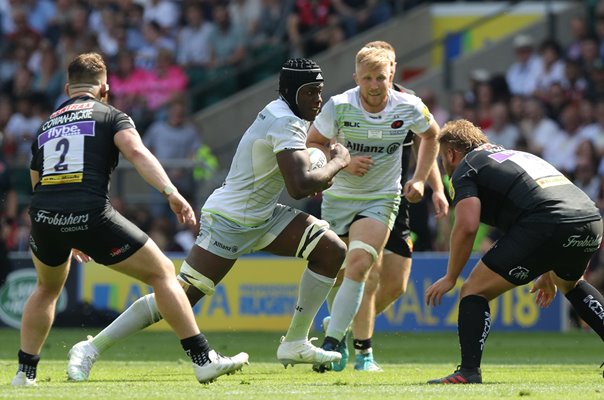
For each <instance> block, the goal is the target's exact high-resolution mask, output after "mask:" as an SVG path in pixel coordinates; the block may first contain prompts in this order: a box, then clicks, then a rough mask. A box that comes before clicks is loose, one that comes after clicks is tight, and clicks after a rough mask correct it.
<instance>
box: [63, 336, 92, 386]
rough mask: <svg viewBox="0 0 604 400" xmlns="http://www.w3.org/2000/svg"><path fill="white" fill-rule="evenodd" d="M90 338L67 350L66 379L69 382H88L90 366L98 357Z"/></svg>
mask: <svg viewBox="0 0 604 400" xmlns="http://www.w3.org/2000/svg"><path fill="white" fill-rule="evenodd" d="M90 339H92V337H91V336H90V337H89V338H88V340H83V341H81V342H79V343H76V344H75V345H74V346H73V347H72V348H71V350H69V355H68V356H69V362H68V363H67V377H68V378H69V380H71V381H77V382H81V381H85V380H88V376H89V375H90V370H91V369H92V365H93V364H94V362H95V361H96V360H97V358H98V357H99V352H98V350H97V349H96V347H94V345H93V344H92V343H91V342H90Z"/></svg>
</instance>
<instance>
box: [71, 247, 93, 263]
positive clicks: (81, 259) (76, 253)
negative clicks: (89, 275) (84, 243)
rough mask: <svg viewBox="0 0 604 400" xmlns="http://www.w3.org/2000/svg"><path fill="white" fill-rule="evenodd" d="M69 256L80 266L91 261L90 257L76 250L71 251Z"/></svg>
mask: <svg viewBox="0 0 604 400" xmlns="http://www.w3.org/2000/svg"><path fill="white" fill-rule="evenodd" d="M71 256H72V257H73V258H75V259H76V261H77V262H79V263H82V264H83V263H87V262H88V261H90V260H92V257H90V256H89V255H88V254H85V253H84V252H82V251H80V250H78V249H71Z"/></svg>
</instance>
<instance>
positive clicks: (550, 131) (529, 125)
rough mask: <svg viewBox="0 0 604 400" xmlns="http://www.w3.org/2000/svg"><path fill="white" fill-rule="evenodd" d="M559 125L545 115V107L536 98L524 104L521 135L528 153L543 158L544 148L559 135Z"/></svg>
mask: <svg viewBox="0 0 604 400" xmlns="http://www.w3.org/2000/svg"><path fill="white" fill-rule="evenodd" d="M559 129H560V128H559V127H558V124H557V123H556V122H555V121H554V120H552V119H551V118H549V117H547V116H546V115H545V105H544V104H543V102H541V100H540V99H538V98H536V97H529V98H528V99H526V101H525V103H524V118H522V120H521V121H520V134H521V135H522V137H524V140H525V141H526V143H527V147H528V151H529V152H530V153H533V154H535V155H536V156H539V157H542V155H543V147H544V146H545V145H546V143H547V142H548V141H551V140H556V139H554V138H555V137H556V135H558V134H559V133H558V131H559Z"/></svg>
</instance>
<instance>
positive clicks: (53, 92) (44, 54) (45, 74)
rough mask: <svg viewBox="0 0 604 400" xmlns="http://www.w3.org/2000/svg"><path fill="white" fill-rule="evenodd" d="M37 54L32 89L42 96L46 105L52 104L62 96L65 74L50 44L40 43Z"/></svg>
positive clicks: (46, 42)
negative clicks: (36, 65) (37, 59)
mask: <svg viewBox="0 0 604 400" xmlns="http://www.w3.org/2000/svg"><path fill="white" fill-rule="evenodd" d="M39 53H40V56H39V63H38V66H39V68H38V70H37V71H36V72H35V73H34V75H33V79H32V89H33V90H34V91H35V92H37V93H41V94H43V95H44V97H45V99H44V100H45V101H46V102H47V103H48V104H53V103H54V102H55V100H56V99H57V98H58V97H60V96H61V95H62V94H63V87H64V86H65V83H66V82H65V74H64V73H63V69H62V67H61V65H59V58H58V57H57V53H56V52H55V49H54V48H53V47H51V44H50V42H48V41H44V42H42V45H41V46H40V49H39Z"/></svg>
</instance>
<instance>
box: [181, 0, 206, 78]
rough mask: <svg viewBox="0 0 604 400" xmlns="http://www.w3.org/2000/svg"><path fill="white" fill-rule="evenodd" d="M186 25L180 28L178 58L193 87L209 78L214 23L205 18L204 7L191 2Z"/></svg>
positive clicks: (186, 12)
mask: <svg viewBox="0 0 604 400" xmlns="http://www.w3.org/2000/svg"><path fill="white" fill-rule="evenodd" d="M184 17H185V25H184V26H183V27H182V28H181V29H180V31H179V33H178V40H177V46H176V48H177V50H176V60H177V61H178V63H179V64H180V65H181V66H182V67H184V68H185V71H186V72H187V76H188V77H189V83H190V86H191V87H192V88H194V87H195V86H197V85H198V84H200V83H203V82H204V81H205V80H206V78H207V69H208V66H209V65H210V57H211V51H210V48H211V43H210V38H211V36H212V30H213V29H215V27H214V24H213V23H212V22H210V21H207V20H206V19H205V16H204V14H203V7H202V6H201V5H200V4H198V3H191V4H189V5H187V7H186V8H185V13H184Z"/></svg>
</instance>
